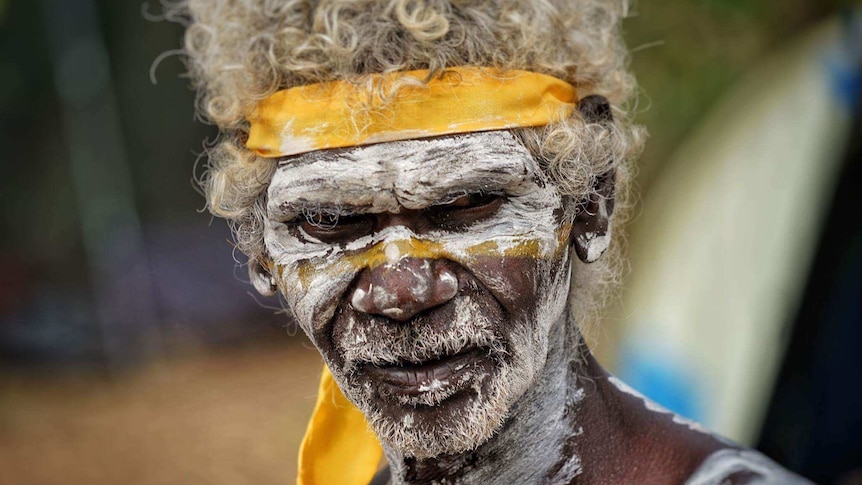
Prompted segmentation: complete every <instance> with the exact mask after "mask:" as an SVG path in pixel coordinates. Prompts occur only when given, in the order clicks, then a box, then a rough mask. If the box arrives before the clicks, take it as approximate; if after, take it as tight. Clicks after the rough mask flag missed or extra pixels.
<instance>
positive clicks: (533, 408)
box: [386, 322, 587, 484]
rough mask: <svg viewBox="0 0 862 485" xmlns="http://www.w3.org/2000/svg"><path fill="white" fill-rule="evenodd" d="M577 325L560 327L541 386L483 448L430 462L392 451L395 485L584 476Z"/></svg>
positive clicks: (527, 395)
mask: <svg viewBox="0 0 862 485" xmlns="http://www.w3.org/2000/svg"><path fill="white" fill-rule="evenodd" d="M576 331H577V330H575V329H574V326H573V325H569V324H566V323H563V322H560V323H559V324H557V325H555V327H554V328H553V329H552V331H551V335H549V347H550V348H549V349H548V360H547V362H546V363H545V366H544V368H543V371H542V374H541V375H540V377H539V378H538V379H537V381H536V383H535V384H534V385H533V386H532V387H531V388H530V389H529V390H528V391H527V392H526V393H525V394H524V395H523V396H522V397H521V398H520V399H519V400H518V401H517V402H516V403H515V405H514V406H513V407H512V413H511V415H510V416H509V418H508V419H507V421H506V424H505V425H504V426H503V428H502V429H501V430H500V431H499V432H498V433H497V434H495V435H494V437H493V438H491V439H490V440H488V441H487V442H486V443H484V444H483V445H482V446H480V447H479V448H478V449H476V450H474V451H472V452H469V453H464V454H460V455H454V456H451V455H450V456H443V457H437V458H434V459H428V460H415V459H412V458H407V459H404V458H402V457H400V456H399V455H397V454H396V453H393V452H391V451H389V450H388V451H387V453H386V455H387V459H388V460H389V463H390V467H391V471H392V477H393V481H394V482H395V483H402V482H403V483H431V482H435V481H437V482H442V483H447V480H448V482H455V481H457V482H458V483H464V484H474V483H475V484H488V483H540V482H544V481H548V482H550V483H568V482H570V481H571V480H572V479H574V478H575V477H576V476H577V475H578V474H579V473H580V472H581V460H580V458H579V456H578V455H577V453H576V450H577V446H576V441H577V439H578V437H579V436H580V435H581V434H582V433H583V430H582V429H581V428H580V426H579V425H578V424H577V423H578V420H577V418H576V415H577V413H578V408H579V407H580V405H581V401H582V400H583V396H584V392H583V390H581V389H580V387H578V378H577V376H579V375H587V374H586V372H585V369H584V368H583V366H584V365H585V364H584V362H582V361H580V360H578V352H577V346H578V339H577V337H576V336H574V335H567V333H568V332H576Z"/></svg>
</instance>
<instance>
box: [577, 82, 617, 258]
mask: <svg viewBox="0 0 862 485" xmlns="http://www.w3.org/2000/svg"><path fill="white" fill-rule="evenodd" d="M578 111H580V112H581V116H583V117H584V120H585V121H587V122H588V123H613V115H612V114H611V106H610V103H608V100H607V98H605V97H604V96H599V95H592V96H587V97H586V98H584V99H582V100H581V101H580V102H579V103H578ZM615 181H616V170H615V169H614V168H612V169H611V170H609V171H607V172H605V173H603V174H601V175H600V176H598V177H597V178H596V183H595V186H594V187H593V189H594V192H593V193H591V194H590V195H589V196H588V197H586V198H584V200H582V201H581V202H580V206H579V207H578V214H577V216H576V217H575V223H574V225H573V227H572V244H574V246H575V254H577V255H578V258H579V259H580V260H581V261H583V262H585V263H592V262H594V261H596V260H597V259H599V257H600V256H601V255H602V254H604V252H605V251H606V250H607V249H608V246H610V242H611V228H610V220H611V215H612V214H613V212H614V183H615Z"/></svg>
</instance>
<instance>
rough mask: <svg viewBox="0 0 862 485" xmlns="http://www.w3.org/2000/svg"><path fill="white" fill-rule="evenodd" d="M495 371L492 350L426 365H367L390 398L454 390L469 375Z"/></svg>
mask: <svg viewBox="0 0 862 485" xmlns="http://www.w3.org/2000/svg"><path fill="white" fill-rule="evenodd" d="M482 368H485V369H486V370H487V371H490V370H491V369H493V364H492V362H491V360H490V358H489V357H488V349H483V348H471V349H465V350H463V351H461V352H458V353H457V354H453V355H445V356H441V357H439V358H435V359H431V360H426V361H423V362H402V363H398V364H394V365H374V364H365V366H364V369H363V370H364V373H365V374H366V375H367V376H368V377H369V378H371V379H372V380H373V381H374V382H375V383H377V385H378V386H379V387H380V390H381V391H384V393H386V394H390V395H403V396H420V395H422V394H425V393H428V392H434V391H438V390H447V389H448V390H451V388H452V387H453V386H455V387H461V386H463V385H464V384H465V383H466V381H469V379H467V377H469V376H468V375H467V374H468V373H469V372H476V371H479V370H480V369H482Z"/></svg>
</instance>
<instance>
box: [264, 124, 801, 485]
mask: <svg viewBox="0 0 862 485" xmlns="http://www.w3.org/2000/svg"><path fill="white" fill-rule="evenodd" d="M612 179H613V177H612V176H606V177H604V178H600V179H599V181H598V182H597V183H598V184H600V185H601V184H604V185H603V186H599V187H598V191H599V193H600V194H601V195H602V197H600V198H597V199H596V200H583V201H573V200H567V199H566V198H564V197H562V196H560V194H559V192H558V191H557V190H556V188H555V186H554V185H553V184H552V183H550V182H549V181H548V180H547V179H546V178H545V177H544V175H543V174H542V171H541V170H540V168H539V167H538V165H537V163H536V161H535V160H534V159H533V158H532V157H531V156H530V154H529V152H528V151H527V150H526V148H525V147H524V146H522V144H521V143H520V142H519V141H518V139H517V138H516V137H515V136H514V135H512V134H511V133H509V132H507V131H496V132H485V133H474V134H466V135H454V136H446V137H440V138H432V139H426V140H411V141H400V142H391V143H382V144H378V145H371V146H366V147H356V148H348V149H338V150H327V151H319V152H312V153H308V154H305V155H300V156H296V157H290V158H287V159H284V160H282V161H281V162H280V164H279V167H278V169H277V171H276V172H275V174H274V176H273V178H272V181H271V183H270V186H269V190H268V193H267V195H268V198H267V201H268V202H267V216H268V221H267V226H266V228H265V233H264V240H265V243H266V249H267V253H268V256H269V259H267V260H260V261H252V262H251V264H250V268H251V275H252V281H253V283H254V285H255V287H256V288H257V289H258V291H260V292H261V293H264V294H272V293H274V292H275V291H280V292H281V293H282V294H283V295H284V297H285V300H286V302H287V305H288V308H289V309H290V311H291V312H292V314H293V315H294V317H295V318H296V320H297V322H298V323H299V325H300V326H301V327H302V329H303V330H304V331H305V332H306V333H307V335H308V336H309V338H310V339H311V341H312V342H313V343H314V345H315V346H316V347H317V348H318V349H319V350H320V352H321V354H322V356H323V358H324V360H325V361H326V363H327V365H328V366H329V368H330V369H331V371H332V373H333V376H334V377H335V379H336V381H337V382H338V384H339V386H340V387H341V389H342V390H343V391H344V393H345V395H346V396H347V397H348V399H350V400H351V401H352V402H354V403H355V404H356V405H357V407H358V408H359V409H360V410H361V411H362V412H363V413H364V414H365V415H366V417H367V418H368V421H369V423H370V424H371V426H372V428H373V429H374V430H375V432H376V433H377V434H378V436H379V437H380V439H381V441H382V443H383V445H384V450H385V453H386V457H387V460H388V463H389V467H388V468H387V470H385V471H384V472H383V473H382V474H381V475H380V476H378V478H377V480H379V481H380V482H381V483H385V482H386V481H387V480H388V481H391V482H393V483H466V484H492V483H499V484H511V483H584V484H587V483H589V484H620V483H638V484H652V483H655V484H671V483H686V482H687V483H692V484H700V483H704V484H705V483H730V484H733V483H740V484H741V483H794V482H793V480H798V479H796V478H795V477H792V476H790V475H787V474H786V472H784V471H783V470H781V469H780V468H778V467H777V466H775V465H774V464H772V463H771V462H769V461H768V460H766V459H765V458H763V457H761V456H760V455H757V454H756V453H754V452H749V451H744V450H740V449H739V448H738V447H737V446H735V445H733V444H729V443H727V442H725V441H723V440H721V439H720V438H717V437H714V436H713V435H711V434H709V433H706V432H704V431H703V430H702V429H700V428H699V427H698V426H696V425H694V424H693V423H689V422H686V421H685V420H683V419H681V418H679V417H677V416H674V415H673V414H671V413H668V412H666V411H664V410H662V409H660V408H658V407H657V406H655V405H654V404H652V403H650V402H649V401H646V400H645V399H644V398H643V397H641V396H639V395H638V394H637V393H636V392H634V391H632V390H631V389H629V388H627V387H626V386H625V384H623V383H622V382H620V381H618V380H617V379H616V378H614V377H612V376H609V375H608V374H607V373H606V372H605V371H604V370H603V369H602V368H601V366H600V365H599V364H598V363H597V362H596V360H595V359H594V358H593V357H592V355H591V354H590V352H589V349H587V347H586V346H585V345H584V344H583V342H582V340H581V338H580V335H579V330H578V327H577V323H576V322H574V321H572V317H571V316H570V312H569V293H570V281H571V276H572V275H571V264H570V263H571V261H572V258H579V259H580V260H582V261H584V262H591V261H595V260H596V259H597V258H599V257H600V256H601V254H602V252H603V251H604V249H605V248H607V244H608V242H607V241H608V238H609V237H610V236H611V235H610V228H609V223H608V218H609V216H610V214H611V213H612V211H613V194H612V193H610V191H611V190H612V189H610V188H609V187H612V186H613V184H612ZM608 181H611V182H610V183H609V182H608ZM722 480H724V481H722ZM800 483H804V482H800Z"/></svg>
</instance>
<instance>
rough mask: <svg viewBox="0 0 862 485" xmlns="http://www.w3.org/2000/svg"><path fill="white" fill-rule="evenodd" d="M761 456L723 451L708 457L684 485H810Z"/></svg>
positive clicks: (730, 449)
mask: <svg viewBox="0 0 862 485" xmlns="http://www.w3.org/2000/svg"><path fill="white" fill-rule="evenodd" d="M811 483H812V482H810V481H808V480H806V479H804V478H802V477H800V476H798V475H795V474H793V473H791V472H790V471H788V470H786V469H784V468H782V467H781V465H779V464H777V463H775V462H774V461H772V460H770V459H769V458H767V457H766V456H764V455H763V454H761V453H758V452H756V451H753V450H747V449H739V448H724V449H721V450H718V451H716V452H715V453H712V454H711V455H709V456H708V457H707V458H706V459H705V460H704V461H703V463H701V464H700V466H699V467H698V468H697V469H696V470H695V471H694V473H693V474H692V475H691V477H689V479H688V480H687V481H686V482H685V485H743V484H744V485H773V484H774V485H809V484H811Z"/></svg>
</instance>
